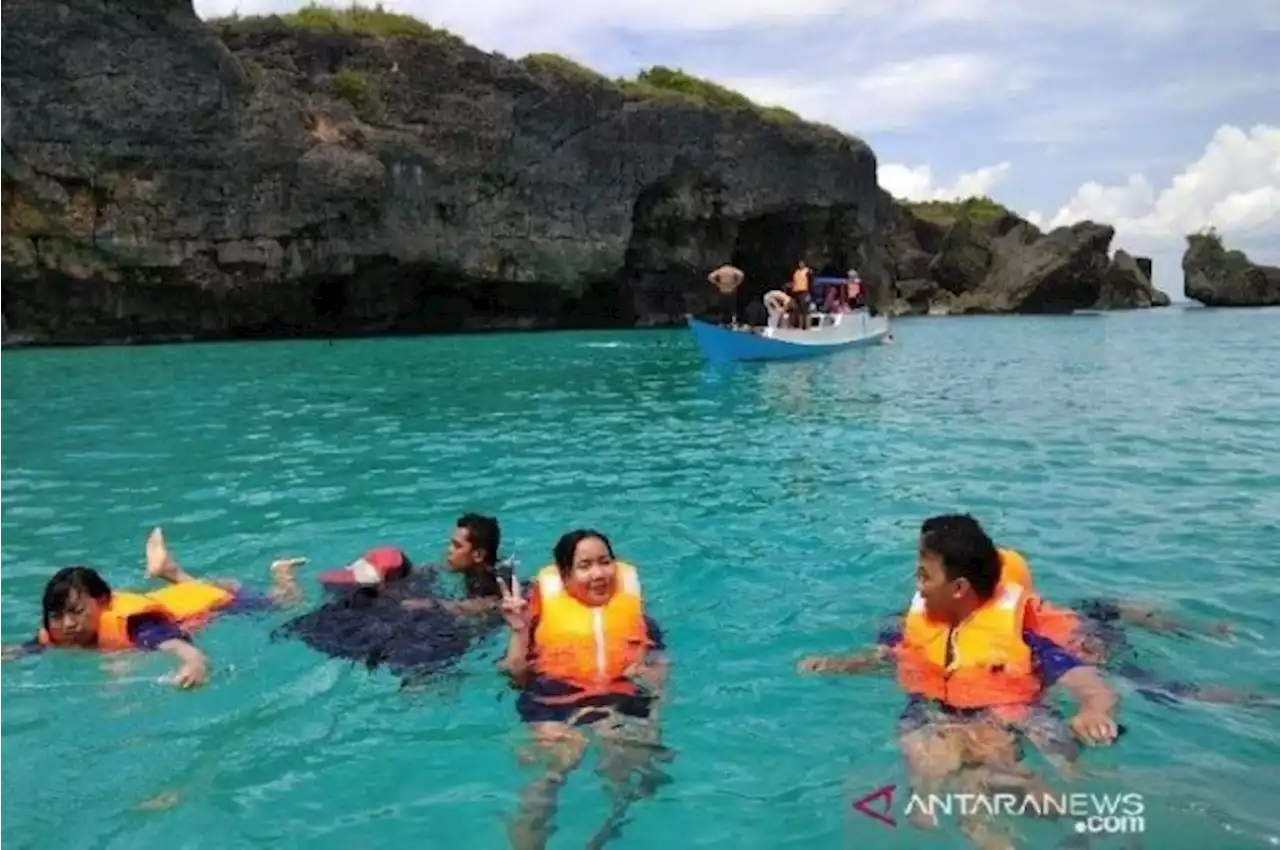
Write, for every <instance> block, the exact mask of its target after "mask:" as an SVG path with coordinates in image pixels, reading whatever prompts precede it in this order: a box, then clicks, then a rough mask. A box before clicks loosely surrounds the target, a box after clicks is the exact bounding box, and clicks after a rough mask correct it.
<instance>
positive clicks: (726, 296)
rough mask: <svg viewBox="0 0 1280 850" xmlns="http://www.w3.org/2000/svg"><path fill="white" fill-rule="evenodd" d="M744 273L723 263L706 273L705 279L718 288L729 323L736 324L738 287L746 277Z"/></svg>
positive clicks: (734, 325)
mask: <svg viewBox="0 0 1280 850" xmlns="http://www.w3.org/2000/svg"><path fill="white" fill-rule="evenodd" d="M746 276H747V275H746V273H745V272H743V271H742V269H740V268H738V267H737V266H731V265H729V264H727V263H726V264H725V265H723V266H721V267H720V268H718V269H716V270H715V271H713V272H712V273H711V274H709V275H707V281H708V282H710V284H711V285H712V286H714V287H715V288H716V289H718V290H720V301H721V309H722V310H723V309H724V308H725V307H728V308H729V309H728V313H729V316H730V317H731V318H730V324H731V325H732V326H733V327H737V325H738V287H740V286H742V281H743V280H745V279H746Z"/></svg>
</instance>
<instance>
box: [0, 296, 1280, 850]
mask: <svg viewBox="0 0 1280 850" xmlns="http://www.w3.org/2000/svg"><path fill="white" fill-rule="evenodd" d="M896 330H897V335H898V341H897V344H896V345H893V346H883V347H877V348H873V349H869V350H866V351H863V352H854V353H851V354H848V355H842V356H840V357H838V358H836V359H831V360H828V361H825V362H821V363H812V364H798V365H797V364H791V365H781V364H776V365H763V366H754V367H746V368H732V369H712V368H709V367H707V366H704V365H703V364H702V362H701V361H700V358H699V356H698V352H697V351H696V349H695V348H694V346H693V343H692V341H691V340H690V339H689V338H687V336H686V335H685V334H684V333H682V332H675V331H654V332H632V333H595V334H591V333H582V334H545V335H510V336H505V335H504V336H485V337H458V338H420V339H393V340H371V341H342V342H336V343H333V344H329V343H325V342H307V343H275V344H244V345H189V346H172V347H155V348H128V349H125V348H120V349H96V350H64V351H24V352H11V353H5V354H4V356H3V414H4V416H3V502H2V505H3V531H4V534H3V553H2V554H3V585H2V587H3V600H2V601H3V607H2V612H3V638H4V641H5V643H6V644H8V643H10V642H13V641H18V640H21V639H24V638H26V637H28V636H29V635H30V634H31V633H32V631H33V629H34V627H35V624H36V621H37V616H38V610H39V609H38V601H39V594H40V591H41V588H42V586H43V582H44V580H45V579H46V578H47V577H48V575H49V574H50V572H51V571H52V570H53V569H54V568H56V567H57V566H59V565H62V564H67V563H75V562H81V563H90V564H93V565H96V566H97V567H99V568H100V569H101V570H103V571H104V573H105V575H106V576H107V577H108V579H109V580H110V581H112V582H113V583H114V584H116V585H117V586H120V587H126V586H129V585H131V584H132V585H135V586H136V585H138V584H141V582H140V576H141V571H142V544H143V540H144V537H145V535H146V532H147V531H148V529H149V528H151V526H153V525H156V524H163V525H164V526H165V528H166V531H167V533H168V536H169V540H170V543H171V546H172V547H173V549H174V551H175V554H176V555H177V556H178V557H179V558H180V560H181V561H182V562H183V563H184V564H185V565H187V566H188V567H189V568H191V569H193V570H194V571H198V572H204V573H206V574H213V575H221V576H235V577H238V578H240V579H242V580H244V581H246V582H249V583H255V584H259V585H265V572H266V565H267V563H268V562H269V561H270V560H271V559H272V558H273V557H277V556H283V555H291V554H305V555H307V556H309V558H310V559H311V563H310V566H309V567H308V568H307V570H309V571H312V572H314V571H315V570H318V569H322V568H327V567H331V566H338V565H341V564H343V563H346V562H347V561H349V560H350V559H352V558H353V557H355V556H357V555H358V554H359V553H360V552H361V551H362V550H364V549H365V548H367V547H369V546H371V545H375V544H382V543H395V544H399V545H401V546H402V547H404V548H405V549H406V550H407V551H409V553H410V554H411V555H412V556H414V557H415V559H416V560H419V561H428V560H435V559H436V558H437V557H438V555H439V553H440V550H441V548H442V546H443V543H444V541H445V539H446V537H447V535H448V533H449V531H450V529H451V528H452V523H453V520H454V518H455V517H456V516H457V515H458V514H459V513H460V512H462V511H464V510H469V509H475V510H481V511H486V512H492V513H495V514H497V515H498V516H499V517H500V519H501V522H502V526H503V532H504V537H505V541H504V543H505V546H504V548H505V549H506V550H507V551H508V552H510V553H513V554H515V555H516V556H517V557H518V558H519V559H520V561H521V562H522V568H521V572H522V574H523V575H526V576H527V575H530V574H531V573H532V571H533V570H534V569H536V568H537V567H538V566H539V565H541V564H542V563H545V562H546V561H547V560H548V559H549V551H550V547H551V545H552V543H553V542H554V540H555V538H556V537H557V535H559V534H560V533H561V532H563V531H566V530H568V529H570V528H573V527H577V526H582V525H588V526H595V527H598V528H600V529H602V530H604V531H606V532H607V533H608V534H609V535H611V537H612V538H613V540H614V543H615V545H616V546H617V548H618V549H619V551H620V554H622V555H624V556H625V557H627V558H628V559H630V560H632V561H633V562H635V563H637V564H638V565H639V566H640V567H641V570H642V574H643V576H644V579H645V581H646V593H647V597H648V601H649V605H650V609H651V612H652V613H653V614H654V615H655V616H656V617H657V618H658V619H659V620H660V621H661V623H662V624H663V626H664V627H665V630H666V632H667V637H668V643H669V644H670V646H671V650H672V653H673V657H674V664H675V667H674V677H673V685H672V694H673V696H672V700H671V703H670V705H669V707H668V708H667V709H666V711H665V713H664V728H665V738H666V743H667V744H669V745H670V746H671V747H672V748H673V749H674V750H675V751H676V753H677V755H676V758H675V760H674V762H672V763H671V764H670V765H668V766H667V767H666V769H667V771H668V772H669V773H670V775H671V777H672V778H673V780H674V782H673V783H672V784H670V785H667V786H665V787H663V788H662V789H661V790H660V791H659V792H658V796H657V798H656V799H654V800H651V801H643V802H640V803H638V804H637V805H636V806H635V807H634V808H633V810H632V815H633V817H632V821H631V822H630V823H628V824H627V825H626V827H625V829H624V831H623V834H622V836H621V837H620V838H617V839H615V841H614V842H613V843H612V844H611V845H610V846H616V847H618V848H642V847H664V848H695V847H715V848H725V847H731V848H736V850H765V848H770V849H771V848H783V847H796V848H859V850H862V848H866V850H875V848H898V847H903V848H906V847H916V846H921V847H937V848H950V847H956V848H959V847H965V846H968V845H967V844H966V843H965V842H964V841H963V840H962V839H961V838H960V837H959V836H958V834H957V833H956V832H955V830H954V829H952V828H949V827H948V828H944V831H943V834H941V835H938V836H929V835H927V834H924V833H920V832H916V831H914V830H912V829H910V828H908V827H906V826H905V825H903V824H901V823H900V824H899V826H897V827H896V828H888V827H885V826H882V825H881V824H879V823H877V822H875V821H872V820H871V819H868V818H866V817H864V816H863V815H861V814H858V813H857V812H854V811H853V810H852V808H851V803H852V801H853V800H854V799H856V798H858V797H861V796H862V795H864V794H867V793H870V792H871V791H873V790H875V789H877V788H879V787H881V786H883V785H886V784H889V783H895V782H896V783H898V784H899V786H900V788H901V786H902V783H903V782H904V775H903V771H902V768H901V766H900V763H899V760H898V758H897V754H896V750H895V745H894V741H893V727H894V720H895V718H896V715H897V713H898V710H899V709H900V707H901V703H902V698H901V696H900V694H899V693H898V692H897V690H896V686H895V684H894V682H893V681H892V679H891V678H888V677H876V678H843V679H837V678H807V677H802V676H799V675H797V674H796V673H795V672H794V670H795V663H796V660H797V659H798V658H799V657H800V656H802V655H803V654H806V653H811V652H822V651H841V650H844V649H847V648H852V647H855V646H859V645H862V644H864V643H866V642H868V641H871V640H874V637H875V632H876V626H877V624H878V621H879V616H880V615H882V614H885V613H888V612H892V611H895V610H900V609H901V607H902V606H903V605H904V604H905V602H906V600H907V599H908V596H909V594H910V592H911V586H912V585H911V582H912V569H913V558H914V545H915V537H916V532H917V528H918V525H919V523H920V521H921V520H922V519H923V518H924V517H926V516H928V515H930V514H931V513H936V512H943V511H954V510H966V511H972V512H974V513H975V514H976V515H978V516H979V518H980V519H982V520H983V522H984V523H985V524H986V525H987V526H988V528H989V530H990V531H991V532H992V534H993V536H995V537H996V539H997V540H998V541H999V542H1001V543H1003V544H1005V545H1011V546H1015V547H1018V548H1020V549H1021V550H1022V551H1024V552H1025V553H1026V554H1027V555H1028V556H1029V557H1030V559H1031V561H1032V564H1033V566H1034V567H1035V568H1036V569H1037V571H1038V572H1037V575H1038V583H1039V585H1040V587H1041V589H1042V590H1043V591H1045V592H1046V593H1047V594H1048V595H1050V596H1052V597H1055V598H1058V599H1060V600H1062V601H1070V600H1072V599H1074V598H1076V597H1080V596H1088V595H1100V594H1111V595H1118V596H1124V597H1127V598H1131V599H1135V600H1146V601H1149V602H1152V603H1154V604H1157V605H1159V606H1162V607H1164V608H1167V609H1170V610H1174V611H1177V612H1179V613H1181V614H1183V615H1184V616H1187V617H1191V618H1195V619H1198V620H1203V621H1205V622H1208V621H1211V620H1223V619H1225V620H1230V621H1232V622H1233V623H1234V624H1235V625H1236V630H1235V634H1234V636H1233V637H1231V638H1221V639H1204V640H1179V639H1175V638H1168V637H1159V636H1151V635H1147V634H1144V633H1142V632H1131V634H1132V637H1133V640H1134V642H1135V644H1136V645H1137V648H1138V651H1139V652H1140V654H1141V655H1140V658H1141V661H1142V663H1144V664H1145V665H1147V666H1148V667H1151V668H1154V669H1157V670H1159V671H1161V672H1163V673H1165V674H1167V675H1169V676H1171V677H1176V678H1180V679H1184V680H1190V681H1194V682H1197V683H1201V684H1214V685H1223V684H1232V685H1236V686H1239V687H1248V688H1251V689H1257V690H1264V691H1268V692H1272V693H1280V672H1278V668H1277V658H1280V649H1277V647H1278V646H1280V628H1278V627H1277V625H1276V622H1277V619H1278V618H1280V611H1277V601H1280V594H1277V584H1276V558H1277V554H1276V551H1277V548H1278V547H1280V450H1278V448H1277V435H1280V311H1277V310H1258V311H1235V312H1230V311H1210V310H1199V309H1187V310H1182V309H1170V310H1163V311H1155V312H1149V313H1134V314H1116V315H1108V316H1101V317H1097V316H1095V317H1085V316H1081V317H1065V318H973V319H954V320H915V321H903V322H899V323H898V324H897V327H896ZM303 578H304V584H305V586H306V588H307V590H308V593H309V600H308V605H311V604H314V602H315V600H317V599H318V598H319V594H318V592H317V590H318V588H317V586H316V584H315V582H314V579H313V578H312V576H311V574H310V573H309V572H304V574H303ZM283 619H285V615H281V614H271V615H268V616H265V617H258V618H254V617H231V618H224V619H222V620H220V621H218V622H217V623H215V624H214V625H213V626H212V627H211V628H209V629H207V630H206V631H204V632H202V633H201V634H200V636H199V642H200V644H201V645H202V646H203V647H205V649H206V650H207V651H208V653H209V654H210V656H211V658H212V659H213V664H214V670H213V676H212V680H211V682H210V684H209V686H208V687H206V688H204V689H202V690H199V691H196V692H190V693H180V692H176V691H174V690H172V689H171V688H167V687H164V686H161V685H158V684H156V683H155V679H156V677H158V676H160V675H162V674H163V673H165V672H168V670H169V669H170V666H171V663H170V661H169V659H167V658H162V657H157V656H141V655H135V656H131V657H129V658H128V659H127V661H125V662H123V663H122V662H120V661H119V660H117V661H116V662H115V663H116V664H117V665H118V667H119V669H116V670H115V671H109V670H107V669H105V668H104V665H103V663H102V659H100V658H97V657H93V656H89V655H78V654H73V653H62V654H53V655H49V656H48V657H43V658H31V659H24V660H22V661H19V662H11V663H8V664H5V665H4V668H3V669H4V672H3V679H2V694H3V709H4V710H3V742H2V743H3V836H2V839H3V843H4V845H5V846H6V847H12V848H54V847H56V848H59V850H71V849H72V848H130V850H132V848H157V850H161V849H163V850H171V848H217V850H223V849H224V848H240V847H263V846H271V847H285V848H288V847H298V848H308V850H322V848H350V847H358V846H368V847H376V848H381V847H397V848H398V847H406V846H416V847H441V848H450V850H453V848H458V849H459V850H462V848H500V847H503V846H504V845H505V841H506V838H505V827H504V821H505V819H506V818H507V817H508V816H510V814H511V813H512V812H514V810H515V806H516V799H517V795H518V793H519V790H520V788H521V786H522V785H523V783H524V782H526V781H527V780H528V779H529V778H530V777H531V776H532V774H531V773H530V772H529V769H527V768H522V767H521V766H520V765H519V763H518V762H517V759H516V750H517V749H518V748H519V747H521V746H522V745H523V744H524V743H525V741H526V735H525V730H524V729H523V728H522V726H521V724H520V723H519V721H518V720H517V718H516V715H515V709H514V704H513V700H512V697H511V695H510V693H509V691H508V690H507V689H506V688H505V687H504V686H503V684H502V683H501V682H500V680H499V679H498V677H497V676H496V675H495V674H494V673H493V672H492V663H493V660H494V657H495V653H496V651H497V649H498V647H499V645H500V641H498V640H497V639H495V640H493V641H492V642H491V643H489V644H487V645H485V646H484V647H482V648H481V649H480V650H479V651H478V652H477V653H476V654H475V655H474V656H473V657H471V658H470V659H469V660H468V661H467V662H466V664H464V672H463V675H458V676H451V677H449V678H448V679H447V680H445V681H441V682H438V683H434V684H432V685H431V686H429V687H428V688H426V689H425V690H420V691H402V690H399V689H398V684H399V683H398V680H397V679H396V678H395V677H393V676H392V675H391V674H389V673H385V672H378V673H374V674H372V675H371V674H369V673H368V672H367V671H366V670H364V669H363V668H352V667H351V666H350V665H348V664H346V663H343V662H339V661H332V660H328V659H326V658H324V657H322V656H320V655H318V654H317V653H315V652H313V651H311V650H310V649H308V648H307V647H305V646H303V645H301V644H299V643H295V642H284V641H277V642H270V641H269V640H268V634H269V632H270V630H271V628H272V627H273V626H274V625H275V624H277V623H278V622H281V621H282V620H283ZM502 637H504V638H505V634H504V635H502ZM1113 682H1114V683H1115V686H1116V687H1117V689H1118V690H1119V691H1120V693H1121V695H1122V698H1123V705H1122V719H1123V721H1124V722H1125V723H1126V724H1127V725H1128V727H1129V734H1128V735H1127V736H1126V737H1125V738H1124V739H1123V740H1122V742H1121V743H1120V744H1119V745H1118V746H1116V747H1114V748H1111V749H1109V750H1100V751H1091V752H1088V753H1086V755H1085V757H1084V760H1083V763H1084V765H1085V766H1086V767H1088V768H1090V769H1092V770H1095V771H1096V772H1098V773H1100V774H1103V776H1102V777H1101V778H1094V779H1089V780H1084V781H1082V782H1081V783H1080V784H1078V785H1074V786H1071V785H1067V786H1063V785H1062V783H1058V784H1059V787H1061V788H1063V789H1064V790H1083V791H1093V792H1104V791H1105V792H1137V793H1141V794H1142V795H1144V799H1145V804H1146V833H1145V835H1142V836H1136V837H1135V836H1118V837H1109V838H1106V839H1105V840H1104V839H1094V840H1093V842H1092V844H1091V845H1088V844H1085V843H1082V839H1081V838H1080V837H1078V836H1073V834H1072V831H1071V829H1070V824H1068V823H1059V824H1045V823H1033V822H1031V821H1029V820H1022V821H1019V823H1018V824H1017V827H1018V830H1019V832H1020V834H1021V835H1022V837H1023V838H1022V844H1021V845H1020V846H1025V847H1029V848H1055V847H1072V848H1083V847H1086V846H1091V847H1093V848H1095V849H1096V850H1102V848H1116V849H1117V850H1119V848H1126V850H1133V848H1137V847H1146V848H1148V850H1164V848H1188V850H1205V848H1213V850H1227V849H1228V848H1253V847H1273V846H1276V844H1277V843H1280V838H1277V836H1280V811H1278V809H1277V806H1276V801H1277V800H1280V770H1277V769H1276V768H1277V765H1280V736H1278V732H1277V720H1278V719H1280V710H1276V709H1270V710H1268V709H1245V708H1239V707H1229V706H1209V705H1200V704H1195V703H1191V704H1183V705H1180V706H1172V707H1170V706H1161V705H1156V704H1153V703H1150V702H1147V701H1146V700H1144V699H1143V698H1142V697H1141V696H1139V695H1138V694H1137V693H1136V692H1135V691H1134V689H1133V687H1132V686H1131V685H1130V684H1128V683H1126V682H1125V681H1124V680H1120V679H1114V678H1113ZM594 767H595V764H594V758H593V757H592V756H589V757H588V760H587V761H586V762H585V763H584V765H583V767H582V768H581V769H580V770H579V771H578V772H577V773H575V774H574V776H573V778H572V779H571V780H570V781H569V783H568V785H567V786H566V788H565V789H564V792H563V794H562V797H561V808H560V813H559V816H558V823H559V826H560V830H559V832H558V833H557V834H556V835H555V836H554V837H553V838H552V842H551V845H550V846H551V847H554V848H568V847H582V846H583V844H584V842H585V841H586V839H587V837H588V836H589V835H591V834H592V833H593V832H594V831H595V829H596V828H597V827H598V826H599V825H600V824H601V822H602V821H603V820H604V817H605V815H606V812H607V798H606V796H605V794H604V790H603V785H602V781H601V779H600V778H599V777H598V776H596V775H595V773H594ZM162 795H165V796H162ZM157 798H159V803H157ZM899 802H901V801H899ZM1064 842H1065V843H1064Z"/></svg>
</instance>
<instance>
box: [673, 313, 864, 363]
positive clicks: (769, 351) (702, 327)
mask: <svg viewBox="0 0 1280 850" xmlns="http://www.w3.org/2000/svg"><path fill="white" fill-rule="evenodd" d="M848 315H852V314H848ZM688 321H689V328H690V330H692V331H693V337H694V339H695V340H697V342H698V345H699V346H700V347H701V348H702V351H703V353H704V354H705V355H706V357H707V359H708V360H712V361H715V362H721V363H729V362H752V361H765V360H809V359H812V358H814V357H825V356H826V355H829V354H834V353H836V352H839V351H847V350H848V349H850V348H858V347H861V346H866V345H875V344H876V343H878V342H880V340H881V339H882V338H883V337H884V335H885V334H886V333H887V332H888V329H889V328H888V322H887V320H884V319H872V320H870V323H869V324H870V325H871V326H870V327H868V328H866V332H865V333H861V334H857V335H852V336H851V335H850V334H849V333H848V332H845V333H840V334H838V335H834V338H832V339H830V340H829V341H828V340H827V339H825V338H824V337H827V336H829V334H828V331H827V330H825V329H823V330H819V329H814V330H809V331H803V332H800V333H803V334H804V338H805V339H806V342H804V343H798V342H794V341H791V340H788V339H780V338H775V337H768V336H765V335H763V334H762V333H759V332H751V331H735V330H730V329H729V328H726V327H723V326H721V325H713V324H711V323H709V322H704V321H702V320H700V319H695V318H694V317H692V316H689V317H688ZM863 323H864V325H866V324H868V322H867V321H866V320H865V319H864V320H863ZM796 333H797V332H791V333H789V335H790V336H795V335H796ZM809 340H812V341H809Z"/></svg>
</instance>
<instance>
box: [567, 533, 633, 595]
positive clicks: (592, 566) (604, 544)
mask: <svg viewBox="0 0 1280 850" xmlns="http://www.w3.org/2000/svg"><path fill="white" fill-rule="evenodd" d="M554 555H555V559H556V568H557V569H558V570H559V571H560V580H561V581H563V582H564V587H565V590H566V591H568V592H569V595H570V596H573V597H574V598H576V599H577V600H578V601H580V602H582V603H583V604H584V605H590V606H592V607H595V606H599V605H604V604H605V603H607V602H608V601H609V600H610V599H612V598H613V594H614V591H615V590H616V589H617V586H618V564H617V561H616V560H615V559H614V555H613V544H612V543H610V542H609V538H608V537H605V536H604V534H602V533H601V532H599V531H593V530H591V529H589V528H580V529H578V530H577V531H570V532H569V533H568V534H565V535H564V536H563V537H561V538H560V539H559V540H558V541H556V548H555V550H554Z"/></svg>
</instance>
